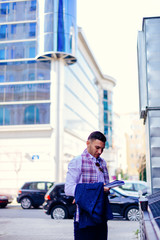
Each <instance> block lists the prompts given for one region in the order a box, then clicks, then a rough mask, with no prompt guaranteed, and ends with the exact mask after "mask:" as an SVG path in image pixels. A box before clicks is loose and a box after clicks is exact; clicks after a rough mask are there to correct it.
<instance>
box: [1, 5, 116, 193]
mask: <svg viewBox="0 0 160 240" xmlns="http://www.w3.org/2000/svg"><path fill="white" fill-rule="evenodd" d="M115 84H116V81H115V79H114V78H112V77H110V76H106V75H104V74H103V73H102V72H101V70H100V68H99V66H98V64H97V62H96V60H95V58H94V57H93V54H92V52H91V50H90V48H89V45H88V43H87V41H86V37H85V36H84V33H83V31H82V29H81V28H77V25H76V0H70V1H67V0H64V1H63V0H59V1H57V0H54V1H53V0H37V1H36V0H34V1H31V0H25V1H24V0H17V1H14V0H10V1H0V189H10V190H12V191H13V192H15V191H16V190H17V188H19V187H20V186H21V185H22V184H23V183H24V182H25V181H29V180H32V181H33V180H51V181H64V180H65V174H66V171H67V166H68V162H69V161H70V160H71V159H72V158H73V157H74V156H75V155H77V154H80V153H81V151H82V150H83V149H84V148H85V146H86V138H87V136H88V134H89V133H90V132H91V131H95V130H101V131H102V132H104V133H105V134H106V136H107V143H106V149H105V151H104V157H106V160H107V161H108V165H109V162H110V160H113V159H114V154H113V153H112V127H113V126H112V92H113V87H114V86H115Z"/></svg>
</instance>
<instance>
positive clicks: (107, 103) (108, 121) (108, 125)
mask: <svg viewBox="0 0 160 240" xmlns="http://www.w3.org/2000/svg"><path fill="white" fill-rule="evenodd" d="M103 117H104V118H103V121H104V134H105V135H106V137H107V141H106V148H109V147H112V92H110V91H107V90H104V91H103Z"/></svg>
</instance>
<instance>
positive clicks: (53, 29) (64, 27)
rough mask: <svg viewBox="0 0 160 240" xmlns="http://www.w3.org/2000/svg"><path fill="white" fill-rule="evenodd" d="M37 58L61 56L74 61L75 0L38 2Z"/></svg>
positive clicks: (43, 0) (42, 0) (75, 39)
mask: <svg viewBox="0 0 160 240" xmlns="http://www.w3.org/2000/svg"><path fill="white" fill-rule="evenodd" d="M37 15H38V34H37V39H38V41H37V58H43V57H44V58H45V57H53V54H55V55H56V57H57V58H59V57H62V55H63V59H64V60H65V61H66V62H67V63H68V64H72V63H74V62H75V61H76V57H75V54H76V46H77V23H76V1H75V0H69V1H68V0H58V1H54V0H41V1H39V2H38V14H37Z"/></svg>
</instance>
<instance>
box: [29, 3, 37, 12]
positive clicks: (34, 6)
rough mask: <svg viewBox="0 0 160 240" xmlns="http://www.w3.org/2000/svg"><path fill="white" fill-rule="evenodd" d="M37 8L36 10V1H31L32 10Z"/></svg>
mask: <svg viewBox="0 0 160 240" xmlns="http://www.w3.org/2000/svg"><path fill="white" fill-rule="evenodd" d="M35 10H36V1H31V7H30V11H35Z"/></svg>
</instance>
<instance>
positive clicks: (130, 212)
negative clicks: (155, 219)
mask: <svg viewBox="0 0 160 240" xmlns="http://www.w3.org/2000/svg"><path fill="white" fill-rule="evenodd" d="M125 217H126V219H128V220H129V221H139V219H140V215H139V209H138V207H136V206H131V207H129V208H127V210H126V214H125Z"/></svg>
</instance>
